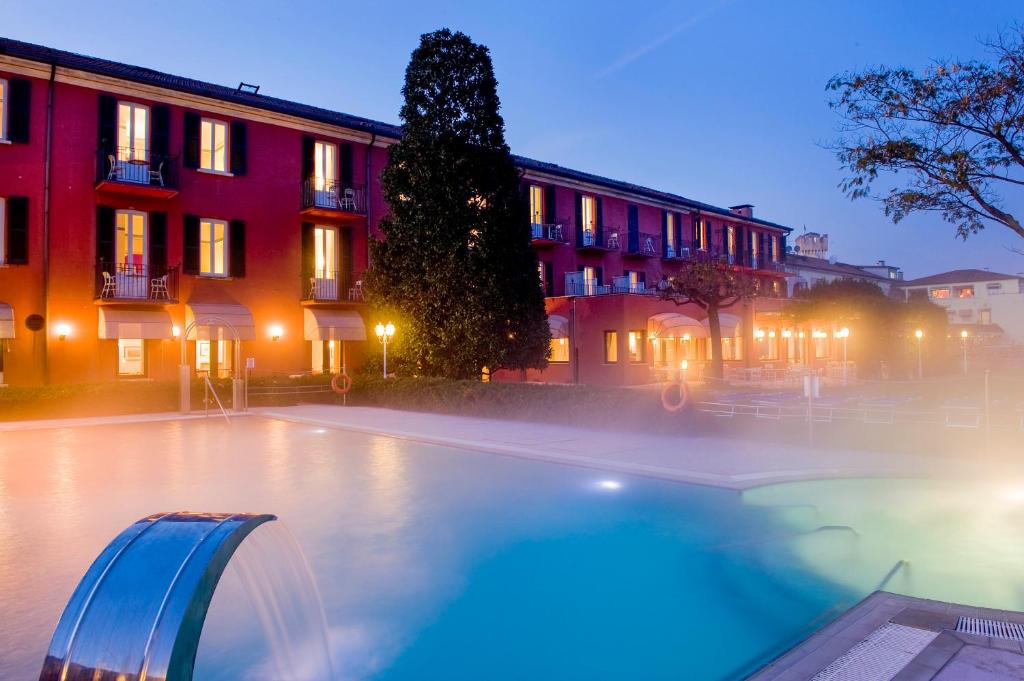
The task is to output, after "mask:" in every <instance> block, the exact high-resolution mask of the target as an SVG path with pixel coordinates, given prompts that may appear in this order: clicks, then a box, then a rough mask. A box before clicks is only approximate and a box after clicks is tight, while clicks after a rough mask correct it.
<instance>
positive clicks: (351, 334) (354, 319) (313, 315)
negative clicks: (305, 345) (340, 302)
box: [302, 307, 366, 341]
mask: <svg viewBox="0 0 1024 681" xmlns="http://www.w3.org/2000/svg"><path fill="white" fill-rule="evenodd" d="M302 315H303V324H302V325H303V330H304V331H305V338H306V340H309V341H332V340H347V341H364V340H366V324H365V323H364V322H363V318H362V317H361V316H360V315H359V313H358V312H356V311H355V310H320V309H313V308H308V307H307V308H304V309H303V311H302Z"/></svg>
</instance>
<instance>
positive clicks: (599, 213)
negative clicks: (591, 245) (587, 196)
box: [594, 196, 604, 246]
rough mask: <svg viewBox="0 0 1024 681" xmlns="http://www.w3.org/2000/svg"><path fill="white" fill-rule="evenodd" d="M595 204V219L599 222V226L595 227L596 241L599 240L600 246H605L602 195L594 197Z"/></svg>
mask: <svg viewBox="0 0 1024 681" xmlns="http://www.w3.org/2000/svg"><path fill="white" fill-rule="evenodd" d="M594 204H595V206H596V208H595V210H594V213H595V214H594V221H595V222H597V226H596V227H595V228H594V241H596V242H597V245H598V246H604V210H603V209H602V208H601V197H600V196H598V197H597V198H596V199H594Z"/></svg>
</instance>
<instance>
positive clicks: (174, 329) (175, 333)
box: [171, 324, 181, 338]
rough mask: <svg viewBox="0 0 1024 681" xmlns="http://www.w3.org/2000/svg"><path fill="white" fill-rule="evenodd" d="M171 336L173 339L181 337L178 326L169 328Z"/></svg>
mask: <svg viewBox="0 0 1024 681" xmlns="http://www.w3.org/2000/svg"><path fill="white" fill-rule="evenodd" d="M171 335H172V336H174V337H175V338H179V337H180V336H181V327H180V326H178V325H177V324H175V325H174V326H172V327H171Z"/></svg>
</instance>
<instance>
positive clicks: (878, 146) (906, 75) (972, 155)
mask: <svg viewBox="0 0 1024 681" xmlns="http://www.w3.org/2000/svg"><path fill="white" fill-rule="evenodd" d="M987 46H988V47H989V50H990V52H991V54H992V60H991V61H989V62H986V61H978V60H965V61H948V62H947V61H936V62H934V63H933V64H932V65H931V66H929V67H928V68H926V69H924V70H923V71H921V72H919V73H918V72H915V71H914V70H912V69H909V68H903V67H887V66H880V67H876V68H870V69H867V70H865V71H861V72H851V73H844V74H841V75H837V76H835V77H833V78H832V79H831V80H830V81H829V83H828V86H827V87H828V90H829V91H830V92H831V93H832V100H831V106H832V108H833V109H834V110H836V111H837V112H838V113H839V114H840V115H841V117H842V120H843V124H842V127H841V133H840V134H841V136H840V139H839V140H838V141H837V142H836V143H835V145H834V150H835V152H836V155H837V157H838V159H839V161H840V163H841V164H842V165H843V167H844V169H845V170H846V171H847V173H848V175H847V177H846V178H845V179H844V181H843V182H842V184H841V188H842V189H843V191H844V192H846V193H847V195H848V196H850V197H851V198H861V197H872V198H876V199H878V200H880V201H881V202H882V203H883V205H884V206H885V213H886V215H888V216H889V217H891V218H892V220H893V221H894V222H899V221H900V220H902V219H904V218H905V217H907V216H908V215H910V214H911V213H915V212H938V213H940V214H941V215H942V216H943V218H944V219H945V220H946V221H947V222H949V223H951V224H953V225H955V227H956V232H957V235H958V236H959V237H961V238H963V239H966V238H967V237H968V236H969V235H970V234H974V233H977V232H978V231H979V230H981V229H983V228H984V227H985V226H986V224H998V225H1002V226H1004V227H1006V228H1008V229H1009V230H1011V231H1012V232H1014V233H1015V234H1016V235H1017V236H1019V237H1021V238H1024V225H1022V224H1021V219H1022V218H1021V217H1020V216H1019V215H1017V214H1014V213H1013V212H1011V209H1010V208H1008V207H1007V202H1006V198H1007V196H1008V193H1009V192H1016V191H1019V190H1020V189H1021V188H1022V187H1024V146H1022V145H1024V139H1022V133H1024V28H1018V29H1017V30H1016V31H1015V32H1014V33H1013V34H1007V35H1004V36H1002V37H1001V38H1000V39H999V40H997V41H995V42H992V43H989V44H988V45H987ZM882 175H886V176H888V177H889V179H891V180H892V181H893V184H892V186H889V187H888V188H887V189H884V190H883V191H882V192H880V193H876V192H875V191H874V187H875V185H876V183H877V181H878V179H879V177H880V176H882Z"/></svg>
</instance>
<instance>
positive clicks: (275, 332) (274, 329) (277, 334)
mask: <svg viewBox="0 0 1024 681" xmlns="http://www.w3.org/2000/svg"><path fill="white" fill-rule="evenodd" d="M269 331H270V339H271V340H275V341H276V340H281V336H283V335H284V329H283V328H282V327H281V325H280V324H273V325H272V326H271V327H270V329H269Z"/></svg>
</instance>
